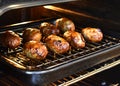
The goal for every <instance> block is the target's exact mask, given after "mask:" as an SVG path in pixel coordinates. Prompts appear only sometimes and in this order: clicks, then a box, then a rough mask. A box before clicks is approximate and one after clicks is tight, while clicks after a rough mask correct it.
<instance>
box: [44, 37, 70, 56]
mask: <svg viewBox="0 0 120 86" xmlns="http://www.w3.org/2000/svg"><path fill="white" fill-rule="evenodd" d="M45 42H46V45H47V46H48V47H49V49H50V50H51V51H53V52H55V53H58V54H62V53H66V52H67V51H68V50H69V48H70V46H69V43H68V42H67V41H66V40H65V39H63V38H61V37H59V36H56V35H50V36H48V37H47V38H46V40H45Z"/></svg>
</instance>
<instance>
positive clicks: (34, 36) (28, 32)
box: [22, 28, 42, 43]
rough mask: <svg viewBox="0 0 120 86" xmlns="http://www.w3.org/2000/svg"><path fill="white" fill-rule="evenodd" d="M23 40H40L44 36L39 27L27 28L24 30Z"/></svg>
mask: <svg viewBox="0 0 120 86" xmlns="http://www.w3.org/2000/svg"><path fill="white" fill-rule="evenodd" d="M22 37H23V42H24V43H25V42H28V41H32V40H33V41H37V42H39V41H40V40H41V38H42V34H41V32H40V30H39V29H36V28H26V29H25V30H24V31H23V35H22Z"/></svg>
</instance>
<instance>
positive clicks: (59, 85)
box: [49, 57, 120, 86]
mask: <svg viewBox="0 0 120 86" xmlns="http://www.w3.org/2000/svg"><path fill="white" fill-rule="evenodd" d="M119 64H120V57H117V58H113V59H111V60H109V61H107V62H104V63H102V64H99V65H97V66H95V67H93V68H90V69H88V70H86V71H85V72H83V73H81V72H80V73H76V74H73V75H70V76H68V77H65V78H64V79H61V80H57V81H56V82H52V83H50V85H49V86H71V85H73V84H75V83H77V82H79V81H82V80H84V79H86V78H88V77H91V76H93V75H95V74H98V73H100V72H103V71H105V70H108V69H110V68H113V67H115V66H117V65H119ZM119 85H120V84H119V83H115V84H112V85H110V86H119Z"/></svg>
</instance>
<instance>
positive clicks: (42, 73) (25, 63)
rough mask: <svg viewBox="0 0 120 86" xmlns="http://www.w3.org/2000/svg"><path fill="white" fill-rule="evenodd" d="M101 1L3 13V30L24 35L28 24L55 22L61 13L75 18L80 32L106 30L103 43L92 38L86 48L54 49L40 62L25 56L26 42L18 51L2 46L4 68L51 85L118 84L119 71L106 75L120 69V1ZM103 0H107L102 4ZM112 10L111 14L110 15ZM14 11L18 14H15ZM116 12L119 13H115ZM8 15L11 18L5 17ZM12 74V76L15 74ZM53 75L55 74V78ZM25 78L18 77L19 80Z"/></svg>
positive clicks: (29, 82)
mask: <svg viewBox="0 0 120 86" xmlns="http://www.w3.org/2000/svg"><path fill="white" fill-rule="evenodd" d="M98 2H99V3H98ZM98 2H97V6H100V5H102V6H103V8H101V9H100V8H98V7H97V6H96V5H95V4H94V0H92V1H91V2H90V1H88V0H84V1H83V0H81V1H72V2H64V3H56V4H50V5H46V6H37V7H29V8H20V9H17V10H16V9H15V10H11V11H8V12H6V13H4V15H1V18H2V19H1V20H0V21H1V22H2V23H1V25H0V26H1V27H0V33H2V32H3V31H6V30H13V31H15V32H16V33H18V34H19V35H20V36H21V34H22V31H23V30H24V29H25V28H27V27H36V28H37V27H38V25H39V24H40V23H42V22H45V21H47V22H51V23H54V21H55V20H56V19H57V18H60V17H67V18H69V19H71V20H72V21H73V22H74V23H75V25H76V30H77V31H79V32H80V31H81V28H84V27H99V28H101V30H102V31H103V33H104V39H103V40H102V42H100V43H89V42H88V43H87V45H86V47H85V48H84V49H79V50H74V49H72V50H71V51H70V52H68V53H66V54H63V55H58V54H56V55H54V53H52V52H49V55H48V57H47V59H46V60H44V61H37V62H36V61H31V60H30V59H27V58H25V57H24V56H22V46H20V47H19V48H18V49H17V50H15V51H13V50H9V49H5V48H3V47H0V53H1V58H0V59H1V63H4V64H3V65H6V68H8V69H6V68H2V69H3V70H5V71H4V72H5V73H6V70H11V72H10V74H11V75H12V76H14V77H15V78H16V77H18V76H21V74H22V75H23V76H22V77H19V80H21V81H24V80H23V78H25V79H26V83H27V84H29V85H33V86H34V85H40V86H41V85H43V86H44V85H48V84H50V86H57V85H59V86H67V85H71V84H72V85H71V86H73V85H75V86H79V85H82V86H93V85H94V86H105V85H106V84H107V85H110V86H111V85H112V84H113V86H114V84H115V85H117V86H118V85H119V80H117V79H116V77H117V75H115V79H109V78H105V77H108V76H109V74H110V75H111V73H112V74H113V71H114V70H117V69H116V68H118V69H119V66H117V67H114V66H116V65H119V63H120V60H119V56H120V51H119V49H120V30H119V26H120V23H119V19H118V18H117V17H118V14H119V13H118V14H117V15H116V14H115V13H117V12H118V7H117V6H118V4H117V1H116V2H114V3H115V4H116V6H115V7H113V8H112V9H110V8H111V5H110V4H111V3H112V1H111V0H110V1H109V2H104V1H98ZM103 2H104V4H102V3H103ZM94 6H95V7H94ZM104 6H106V7H104ZM108 8H109V9H108ZM103 9H104V10H103ZM113 9H115V10H113ZM112 11H113V13H112ZM96 12H97V13H96ZM109 12H110V13H111V14H110V15H108V13H109ZM14 14H16V15H15V16H14V17H13V15H14ZM104 15H105V16H104ZM113 15H114V16H116V17H113ZM18 16H19V17H18ZM5 17H7V18H8V19H5ZM15 17H16V18H15ZM11 19H12V20H13V21H11ZM108 29H109V30H108ZM113 52H114V53H113ZM53 57H57V58H53ZM78 65H79V66H78ZM9 67H10V69H9ZM71 67H72V68H71ZM112 67H114V68H112ZM110 68H111V69H110ZM107 69H109V70H107ZM102 71H103V72H102ZM99 72H101V73H99ZM117 72H119V71H117ZM97 73H98V74H97ZM107 74H108V75H107ZM115 74H118V73H115ZM3 75H4V73H3ZM60 75H61V76H60ZM102 76H103V77H102ZM8 77H9V78H10V80H11V76H8ZM51 77H54V79H53V78H51ZM77 77H78V78H77ZM94 77H95V78H94ZM96 77H98V79H100V80H97V81H98V82H97V81H96V83H94V82H91V78H92V79H93V80H96ZM5 78H6V77H5ZM5 78H4V77H3V78H1V79H2V80H1V82H5ZM15 78H13V80H14V79H15ZM74 78H75V79H74ZM89 78H90V79H89ZM114 80H115V81H114ZM21 81H17V80H16V83H17V82H21ZM7 82H8V81H7ZM11 82H12V81H10V82H8V83H11ZM3 84H4V83H3Z"/></svg>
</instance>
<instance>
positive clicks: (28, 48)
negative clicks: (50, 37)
mask: <svg viewBox="0 0 120 86" xmlns="http://www.w3.org/2000/svg"><path fill="white" fill-rule="evenodd" d="M23 51H24V53H25V55H26V56H27V57H29V58H31V59H39V60H43V59H45V58H46V56H47V54H48V50H47V48H46V46H45V45H44V44H43V43H41V42H37V41H29V42H26V43H25V44H24V46H23Z"/></svg>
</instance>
